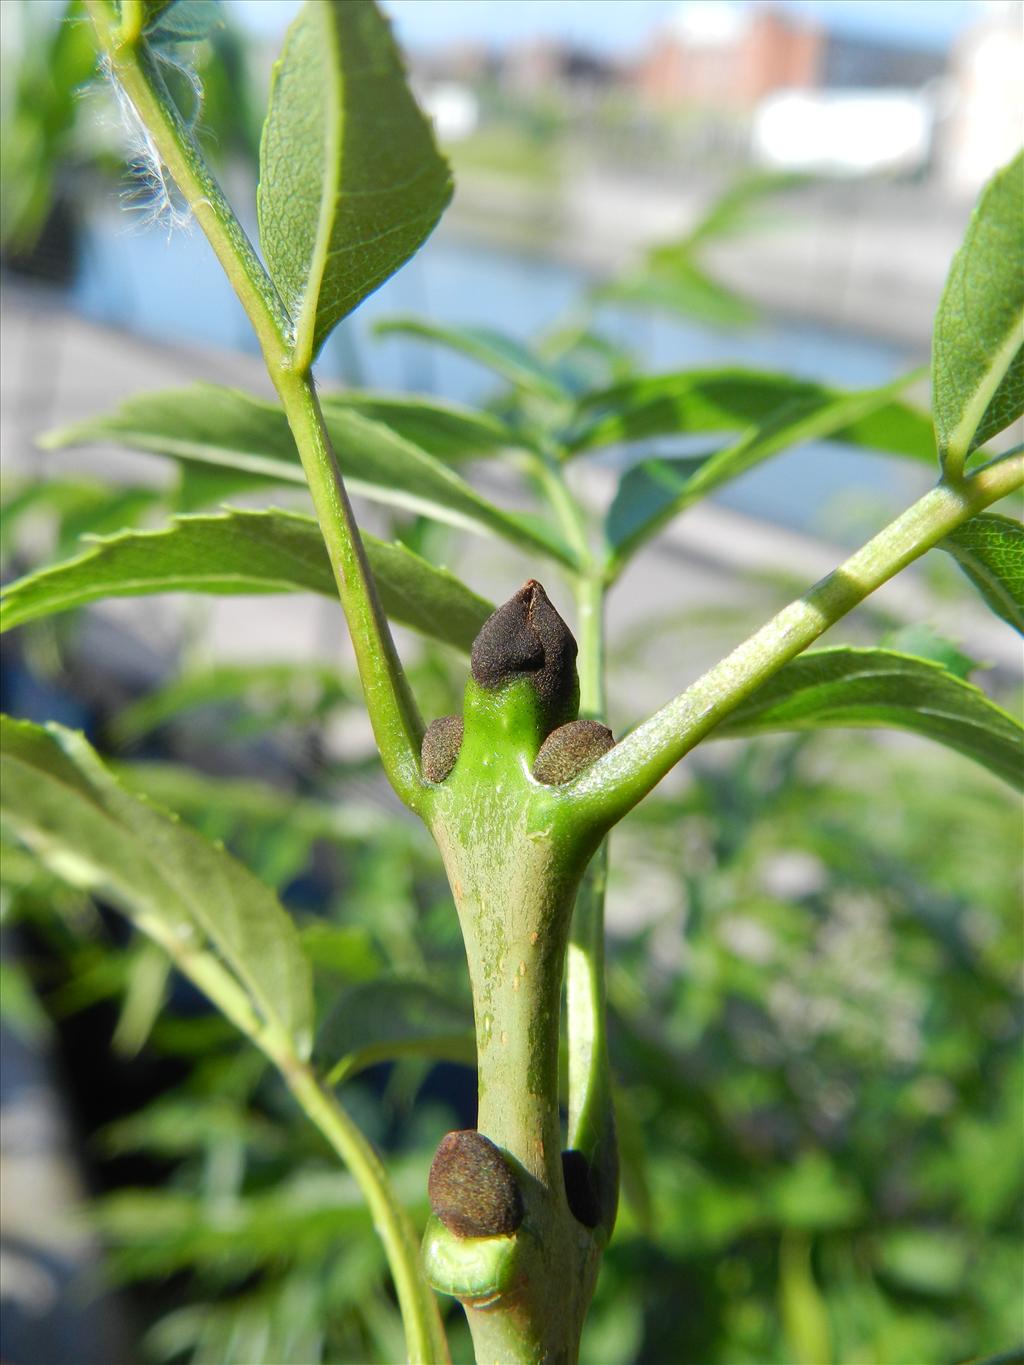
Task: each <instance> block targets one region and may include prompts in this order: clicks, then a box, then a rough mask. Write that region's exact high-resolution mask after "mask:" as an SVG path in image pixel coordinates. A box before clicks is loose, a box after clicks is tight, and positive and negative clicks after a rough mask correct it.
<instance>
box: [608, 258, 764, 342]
mask: <svg viewBox="0 0 1024 1365" xmlns="http://www.w3.org/2000/svg"><path fill="white" fill-rule="evenodd" d="M595 297H596V298H598V299H600V300H602V301H604V302H608V303H627V304H634V305H637V306H638V307H641V308H656V309H658V310H660V311H668V312H673V313H683V314H685V315H686V316H687V317H694V318H699V319H700V320H701V321H702V322H709V323H711V325H712V326H714V327H742V326H743V325H744V324H745V323H749V322H752V321H753V320H754V319H755V318H756V317H757V309H756V308H754V307H753V306H752V305H751V304H749V303H747V301H746V300H745V299H742V298H740V296H739V295H738V294H736V293H734V292H733V291H732V290H731V289H727V288H726V287H725V285H723V284H719V283H718V281H717V280H714V279H712V278H711V276H710V275H709V274H708V273H707V272H706V271H705V270H702V269H701V268H700V266H698V265H697V264H696V263H695V262H694V261H692V260H690V259H688V258H686V257H682V256H681V257H679V259H672V260H663V261H659V262H657V263H656V262H654V261H651V262H650V264H649V266H648V268H647V270H646V271H643V272H640V273H637V274H635V275H626V276H624V277H623V278H622V279H621V280H612V281H611V282H610V283H608V284H604V285H602V286H601V287H600V288H599V289H597V290H595Z"/></svg>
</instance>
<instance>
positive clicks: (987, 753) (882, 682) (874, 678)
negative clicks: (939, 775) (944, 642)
mask: <svg viewBox="0 0 1024 1365" xmlns="http://www.w3.org/2000/svg"><path fill="white" fill-rule="evenodd" d="M832 726H857V727H862V728H866V729H873V728H875V727H885V728H893V729H899V730H912V731H914V732H916V733H917V734H920V735H925V736H927V737H928V738H929V739H934V740H937V741H938V742H939V743H940V744H945V745H947V746H948V747H949V748H951V749H956V750H958V751H959V752H960V753H962V754H966V755H967V757H968V758H973V759H974V760H975V762H977V763H980V764H982V766H984V767H986V768H988V769H989V771H990V772H993V773H995V774H996V775H997V776H998V777H1001V778H1002V779H1003V780H1004V781H1006V782H1009V783H1011V784H1012V785H1013V786H1016V787H1021V786H1024V727H1022V726H1021V725H1020V723H1019V722H1018V721H1017V720H1015V719H1014V718H1013V717H1012V716H1010V715H1008V714H1007V713H1006V712H1005V711H1003V710H1002V709H1001V708H1000V707H998V706H996V705H995V703H994V702H991V701H989V699H988V697H986V696H985V694H984V692H982V691H981V690H980V689H979V688H977V687H975V686H974V685H973V684H972V683H969V682H965V681H964V680H963V679H962V678H958V677H956V676H955V675H954V674H952V673H950V672H948V671H947V670H946V669H945V668H943V667H942V665H941V664H939V663H935V662H933V661H932V660H929V659H917V658H914V657H912V656H911V655H907V654H897V653H895V652H893V651H891V650H887V649H847V648H837V649H819V650H812V651H811V652H809V653H807V654H803V655H801V656H800V658H798V659H794V660H793V662H792V663H790V664H787V665H786V666H785V668H782V669H780V670H779V672H778V673H777V674H776V675H775V677H774V678H771V679H770V680H769V681H768V682H766V683H765V684H764V685H763V686H762V687H760V688H758V690H757V691H756V692H755V693H753V695H752V696H750V697H749V698H748V699H747V700H746V701H745V702H743V703H742V704H741V705H740V706H738V707H737V708H736V710H735V711H734V712H733V713H732V715H731V716H730V717H729V719H728V720H727V721H726V722H725V723H724V724H723V725H721V726H720V727H719V728H718V729H717V730H715V731H714V734H715V735H716V736H717V737H719V738H723V739H724V738H727V737H731V736H734V735H755V734H761V733H764V732H766V731H773V730H817V729H821V728H824V727H832Z"/></svg>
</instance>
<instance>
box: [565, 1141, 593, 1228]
mask: <svg viewBox="0 0 1024 1365" xmlns="http://www.w3.org/2000/svg"><path fill="white" fill-rule="evenodd" d="M562 1179H563V1180H564V1181H565V1197H566V1200H567V1202H568V1204H569V1212H570V1213H571V1214H572V1216H573V1217H574V1218H575V1219H576V1221H577V1223H582V1224H583V1226H584V1227H585V1228H596V1227H597V1225H598V1223H599V1222H600V1221H601V1200H600V1197H599V1195H598V1190H597V1180H596V1178H595V1175H594V1172H593V1171H592V1170H591V1168H590V1163H589V1162H588V1161H587V1158H586V1157H585V1156H584V1155H583V1153H582V1152H578V1151H576V1150H575V1149H570V1150H569V1151H567V1152H563V1153H562Z"/></svg>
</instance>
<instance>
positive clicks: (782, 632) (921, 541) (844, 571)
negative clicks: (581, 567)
mask: <svg viewBox="0 0 1024 1365" xmlns="http://www.w3.org/2000/svg"><path fill="white" fill-rule="evenodd" d="M1022 484H1024V457H1021V456H1020V455H1015V456H1012V457H1010V458H1005V459H1002V460H999V461H996V462H994V463H992V464H990V465H987V466H986V467H985V468H984V469H980V470H978V471H977V472H976V473H974V474H973V475H971V476H970V477H969V478H966V479H964V480H962V481H959V482H956V483H951V482H943V483H940V484H939V485H938V486H937V487H935V488H933V489H932V490H931V491H930V492H928V493H926V494H925V495H924V497H923V498H920V499H919V500H918V501H917V502H916V503H914V505H913V506H912V507H910V508H908V510H907V511H906V512H904V513H903V514H902V516H899V517H897V518H896V520H895V521H893V522H892V523H890V525H889V526H887V527H886V528H885V529H884V530H883V531H881V532H880V533H879V534H878V535H877V536H875V538H874V539H873V540H871V541H869V542H868V544H867V545H865V546H863V547H862V548H861V549H860V550H858V551H857V552H856V554H854V555H851V557H850V558H849V559H848V560H846V562H845V563H843V564H841V565H840V566H839V568H837V569H834V570H833V571H832V573H830V574H828V576H827V577H825V578H823V579H822V580H821V581H820V582H819V583H817V584H815V586H814V587H813V588H811V589H810V590H809V591H808V592H807V593H805V594H804V596H803V597H801V598H798V599H797V601H795V602H791V603H790V604H789V606H787V607H784V608H783V610H782V611H781V612H779V614H778V615H777V616H775V617H773V618H772V620H771V621H769V622H768V623H767V625H765V626H763V627H762V628H761V629H760V630H759V631H757V632H756V634H754V635H752V636H750V638H749V639H747V640H745V641H744V642H743V644H741V645H740V646H739V647H738V648H737V649H734V650H733V652H732V653H731V654H730V655H728V656H727V657H726V658H725V659H723V660H722V662H721V663H719V664H717V665H716V666H715V667H714V668H712V669H710V670H709V671H708V672H707V673H705V674H704V675H703V677H701V678H699V679H698V680H697V682H695V683H694V684H693V686H692V687H690V688H688V689H687V690H686V691H685V692H683V693H682V694H681V695H680V696H678V697H676V698H675V699H674V700H673V701H670V702H669V703H668V705H667V706H663V707H662V709H661V710H660V711H658V712H657V713H656V714H655V715H654V716H652V717H651V718H650V719H649V720H647V721H645V722H644V723H643V724H642V725H640V726H638V727H637V728H636V729H635V730H633V731H632V732H631V733H630V734H629V735H628V736H627V737H626V738H625V739H624V740H623V741H622V743H621V744H618V745H616V747H615V748H614V749H612V750H611V751H610V752H609V753H607V754H605V755H604V756H603V757H602V758H600V759H598V761H597V762H596V763H595V764H594V765H593V767H591V768H589V769H588V770H587V771H586V772H585V773H584V774H583V775H582V776H581V777H580V778H578V779H577V780H576V782H575V783H573V784H572V786H571V787H570V788H568V789H567V790H566V792H565V799H566V801H567V802H568V804H569V806H570V807H571V809H572V810H573V812H574V813H576V818H579V817H580V816H583V818H584V819H585V820H586V821H587V822H589V823H591V824H592V826H593V828H595V829H605V830H607V829H610V828H611V827H612V825H614V824H615V823H616V822H617V821H619V820H621V819H622V817H623V816H624V815H625V814H626V812H627V811H629V810H630V809H631V808H632V807H633V806H635V805H636V803H637V802H638V801H640V800H642V799H643V797H644V796H646V795H647V793H648V792H649V791H651V789H652V788H653V787H655V786H656V785H657V783H658V782H660V781H661V779H662V778H663V777H664V776H665V774H666V773H667V772H668V771H669V770H670V769H671V768H672V767H674V765H675V764H676V763H678V762H679V760H680V759H681V758H682V757H683V756H684V754H687V753H688V752H689V751H690V750H691V749H692V748H693V747H694V745H695V744H697V743H698V742H699V741H700V740H701V739H703V738H704V736H705V735H706V734H707V733H708V732H709V731H710V730H712V729H714V727H715V726H716V725H717V724H718V723H719V722H720V721H722V720H724V719H725V717H726V716H728V715H729V713H730V712H731V711H732V710H734V709H735V707H736V706H738V705H739V703H740V702H741V701H743V700H744V698H746V697H748V696H749V695H750V694H751V693H752V692H753V691H754V690H755V689H756V688H757V687H758V686H759V685H760V684H761V683H763V682H765V681H766V680H767V679H768V678H770V677H771V676H772V675H773V674H774V673H776V672H777V671H778V670H779V669H780V668H781V667H782V666H783V664H786V663H788V662H789V660H790V659H793V658H795V657H796V656H797V655H798V654H800V653H802V651H803V650H805V649H806V648H807V646H808V645H810V644H812V643H813V642H814V641H815V640H816V639H817V638H818V636H819V635H821V634H823V632H824V631H826V630H828V628H829V627H830V626H832V625H834V624H835V622H836V621H838V620H839V619H840V618H841V617H843V616H845V615H846V613H847V612H849V611H851V610H852V609H853V608H854V607H855V606H856V605H857V604H858V603H859V602H862V601H863V600H864V598H866V597H868V596H869V595H870V594H871V593H873V592H874V591H875V590H876V589H877V588H879V587H880V586H881V585H882V584H883V583H885V582H887V581H888V580H889V579H890V578H892V577H893V575H894V574H896V573H898V572H899V571H900V569H903V568H905V567H906V565H908V564H910V563H911V562H912V561H913V560H915V559H917V558H919V556H921V555H922V554H924V553H925V551H926V550H929V549H931V548H932V546H933V545H936V544H937V543H938V542H939V541H940V540H942V539H943V538H944V537H945V536H947V535H949V534H950V532H951V531H954V530H956V528H957V527H958V526H960V525H962V523H963V522H965V521H967V520H969V519H970V518H971V517H972V516H974V515H976V514H977V513H978V512H981V511H983V510H984V508H986V507H988V506H989V505H990V504H991V503H993V502H996V501H998V500H999V499H1000V498H1002V497H1005V496H1006V495H1007V494H1009V493H1012V492H1013V491H1014V490H1015V489H1017V488H1019V487H1021V485H1022Z"/></svg>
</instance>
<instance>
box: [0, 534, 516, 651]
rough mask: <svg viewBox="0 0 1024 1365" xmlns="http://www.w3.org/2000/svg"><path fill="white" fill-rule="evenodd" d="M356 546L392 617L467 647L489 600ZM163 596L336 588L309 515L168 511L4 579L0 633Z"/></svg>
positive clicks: (407, 554)
mask: <svg viewBox="0 0 1024 1365" xmlns="http://www.w3.org/2000/svg"><path fill="white" fill-rule="evenodd" d="M363 543H364V544H365V546H366V553H367V556H368V558H369V561H370V567H371V569H372V570H373V575H374V579H375V580H376V583H377V589H378V591H379V593H380V598H381V603H382V605H383V607H384V610H385V611H386V612H387V614H388V615H389V616H390V617H391V618H392V620H394V621H397V622H398V623H399V624H401V625H405V626H409V627H410V628H411V629H413V630H417V631H419V632H420V633H421V634H424V635H428V636H430V637H432V638H433V639H436V640H441V641H442V642H444V643H445V644H450V645H454V646H455V647H456V648H457V649H463V650H467V651H468V650H469V647H470V645H471V644H472V643H473V640H474V639H475V637H476V634H477V632H478V631H479V629H480V627H481V625H482V624H483V622H484V621H485V620H486V619H487V617H488V615H489V614H490V612H491V611H492V610H493V608H492V606H491V604H490V603H489V602H486V601H485V600H484V599H483V598H481V597H477V595H476V594H475V593H473V592H470V590H469V589H468V588H467V587H465V586H464V585H463V584H462V583H460V582H459V580H458V579H457V578H455V577H454V576H453V575H452V574H450V573H448V572H447V571H446V570H444V569H436V568H434V567H433V565H431V564H428V563H427V561H426V560H425V559H421V558H420V557H419V555H416V554H413V552H412V551H411V550H407V549H406V548H405V547H404V546H403V545H389V544H386V543H385V542H384V541H381V540H376V539H374V538H373V537H371V536H366V535H364V537H363ZM165 592H200V593H213V594H217V595H224V596H232V595H240V594H252V593H279V592H317V593H322V594H323V595H324V596H326V597H334V596H335V593H336V588H335V584H334V578H333V575H332V573H331V566H330V564H329V562H328V559H327V552H326V550H325V549H324V545H323V540H322V538H321V536H320V530H319V528H318V526H317V524H316V522H315V521H314V520H313V519H312V518H311V517H304V516H300V515H298V514H297V513H294V512H280V511H269V512H249V511H238V510H236V511H230V512H223V513H219V514H217V515H215V516H189V517H177V518H175V520H174V521H172V522H171V524H170V526H169V527H167V528H166V529H165V530H161V531H125V532H122V533H120V534H118V535H114V536H104V537H97V538H96V539H95V540H94V541H93V543H92V544H91V545H90V547H89V548H88V549H87V550H86V551H85V552H84V553H83V554H80V555H78V556H77V557H76V558H74V559H70V560H67V561H66V562H65V563H63V564H57V565H55V566H54V567H53V568H50V569H43V570H41V571H40V572H39V573H34V574H29V575H27V576H26V577H25V578H20V579H18V580H17V582H15V583H12V584H10V585H9V586H8V587H7V588H5V589H4V592H3V594H2V595H0V630H10V629H11V628H12V627H14V626H19V625H22V624H24V623H25V622H26V621H34V620H36V619H38V618H39V617H42V616H50V615H53V614H54V613H56V612H61V611H69V610H70V609H71V608H73V607H80V606H84V605H85V604H86V603H87V602H97V601H100V600H101V599H103V598H106V597H143V596H148V595H152V594H155V593H165Z"/></svg>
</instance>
